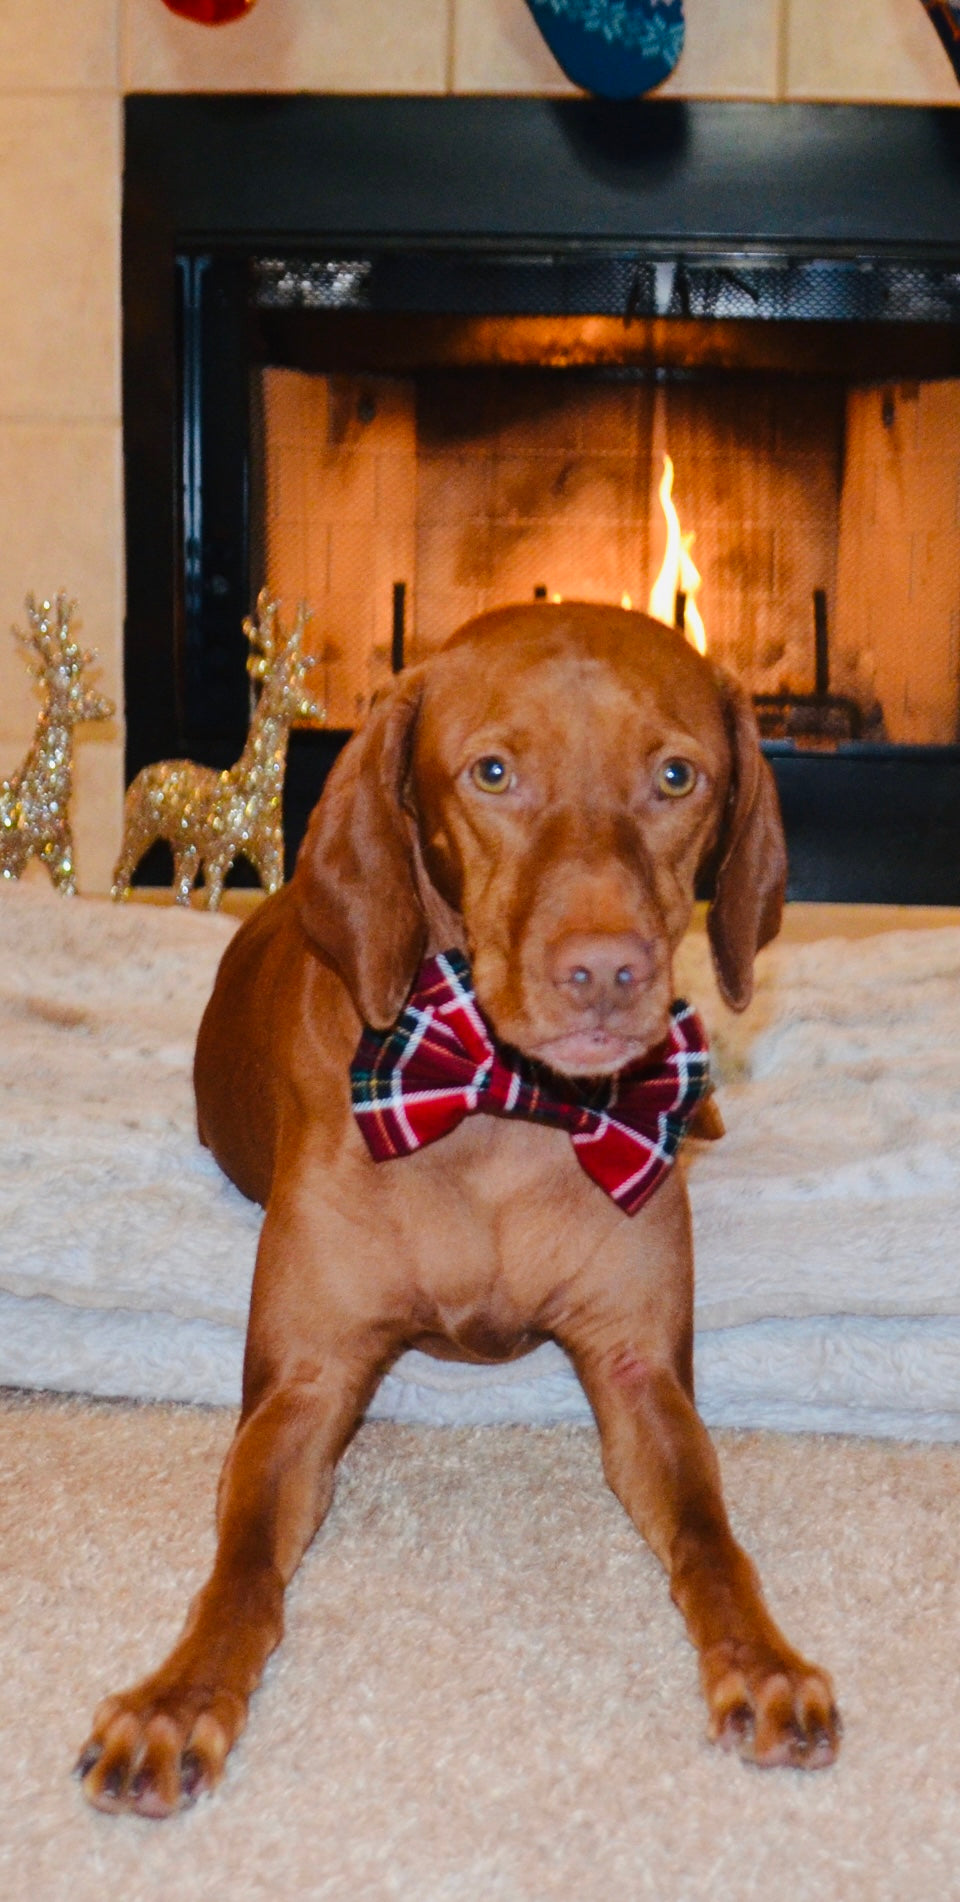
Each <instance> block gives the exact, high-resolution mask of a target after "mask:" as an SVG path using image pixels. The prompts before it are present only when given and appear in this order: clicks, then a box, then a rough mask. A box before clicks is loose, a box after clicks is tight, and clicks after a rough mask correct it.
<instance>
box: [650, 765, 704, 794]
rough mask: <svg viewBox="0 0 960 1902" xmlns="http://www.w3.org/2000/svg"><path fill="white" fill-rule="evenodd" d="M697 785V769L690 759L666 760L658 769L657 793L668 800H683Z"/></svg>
mask: <svg viewBox="0 0 960 1902" xmlns="http://www.w3.org/2000/svg"><path fill="white" fill-rule="evenodd" d="M696 783H697V769H696V767H695V766H691V764H690V761H689V760H688V759H665V760H664V762H663V765H662V766H659V767H658V768H657V778H656V786H657V791H658V792H660V793H664V794H665V795H666V797H667V798H668V799H682V798H683V796H684V794H685V793H688V792H692V791H693V788H694V786H695V785H696Z"/></svg>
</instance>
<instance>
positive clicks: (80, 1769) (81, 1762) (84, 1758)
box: [73, 1744, 102, 1782]
mask: <svg viewBox="0 0 960 1902" xmlns="http://www.w3.org/2000/svg"><path fill="white" fill-rule="evenodd" d="M101 1755H102V1751H101V1748H100V1745H99V1744H87V1746H86V1748H85V1749H83V1750H81V1752H80V1755H79V1757H78V1758H77V1761H76V1763H75V1764H74V1766H73V1774H74V1776H75V1777H79V1778H80V1780H81V1782H82V1781H83V1778H84V1777H85V1776H89V1774H90V1772H91V1770H92V1769H93V1766H94V1764H95V1763H99V1761H100V1758H101Z"/></svg>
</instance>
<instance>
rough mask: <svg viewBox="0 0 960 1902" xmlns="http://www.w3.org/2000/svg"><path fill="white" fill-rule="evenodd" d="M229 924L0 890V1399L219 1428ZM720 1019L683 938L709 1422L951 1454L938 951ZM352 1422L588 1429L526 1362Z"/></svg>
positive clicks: (247, 1242) (954, 1041) (813, 963)
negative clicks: (126, 1403)
mask: <svg viewBox="0 0 960 1902" xmlns="http://www.w3.org/2000/svg"><path fill="white" fill-rule="evenodd" d="M235 928H236V925H235V921H234V920H231V919H228V918H224V917H216V916H207V915H205V914H202V913H198V912H180V911H176V910H173V909H169V908H164V907H157V906H151V905H136V904H135V905H128V906H113V905H110V904H109V903H107V902H106V901H101V900H96V899H82V898H81V899H73V900H70V899H60V898H56V897H55V896H54V895H53V894H52V893H48V892H47V890H46V889H45V887H43V886H41V885H33V884H31V885H24V886H21V887H19V888H18V887H14V888H12V889H4V890H2V892H0V1225H2V1227H0V1232H2V1236H3V1247H2V1254H0V1384H6V1385H11V1386H20V1387H38V1388H52V1389H57V1390H59V1391H71V1390H77V1391H82V1392H88V1393H93V1394H101V1395H128V1396H133V1397H139V1398H143V1399H182V1400H199V1401H209V1402H214V1403H222V1404H228V1405H234V1404H236V1402H237V1399H238V1396H239V1381H240V1366H241V1357H242V1349H243V1330H244V1324H245V1317H246V1307H247V1300H248V1295H249V1288H250V1278H251V1274H252V1269H253V1259H254V1253H255V1249H256V1241H257V1234H258V1231H259V1226H260V1213H259V1211H258V1210H257V1209H255V1208H253V1207H251V1205H250V1204H248V1203H246V1202H245V1201H244V1200H243V1198H242V1197H241V1196H240V1195H239V1194H238V1193H237V1191H236V1190H234V1189H233V1188H232V1187H231V1185H230V1184H229V1183H227V1182H226V1181H225V1180H224V1179H223V1177H222V1176H221V1175H220V1173H219V1171H218V1169H217V1167H216V1165H215V1164H214V1163H213V1162H212V1161H211V1159H210V1157H209V1156H208V1155H207V1154H206V1152H205V1151H203V1150H202V1149H201V1148H200V1147H199V1145H198V1143H197V1142H196V1139H195V1135H194V1127H193V1106H192V1095H191V1088H190V1068H191V1061H192V1048H193V1039H194V1035H195V1031H196V1026H197V1022H198V1019H199V1016H200V1012H201V1010H202V1007H203V1003H204V1001H205V999H206V996H207V995H208V992H209V989H210V986H211V983H212V980H213V974H214V970H215V968H216V965H217V962H218V959H219V957H220V955H221V952H222V950H223V948H224V946H225V944H226V943H227V941H228V939H229V937H230V936H231V934H232V932H233V930H234V929H235ZM757 975H758V983H757V995H756V998H755V1000H754V1003H753V1005H752V1007H751V1009H750V1011H749V1012H748V1013H747V1015H746V1016H745V1017H744V1018H741V1019H737V1018H734V1017H732V1016H731V1015H730V1013H728V1012H727V1011H725V1010H724V1009H723V1007H722V1005H721V1004H720V1002H719V1000H718V997H717V993H716V990H715V988H714V985H713V981H712V978H711V976H710V972H709V959H708V955H707V949H706V944H705V941H704V939H703V936H702V934H700V933H698V932H693V933H691V935H690V937H689V939H688V941H687V944H686V945H685V946H684V950H683V954H682V958H681V969H680V971H679V973H678V978H679V983H680V987H681V988H682V989H683V991H684V992H685V994H687V995H689V996H690V997H691V998H692V1000H693V1001H694V1002H695V1003H696V1004H697V1006H698V1008H699V1009H700V1010H701V1011H702V1012H703V1014H704V1016H705V1018H706V1020H707V1023H708V1026H709V1028H710V1031H711V1038H712V1043H713V1049H714V1061H715V1071H716V1075H717V1080H718V1084H719V1089H720V1096H719V1101H720V1104H721V1107H722V1110H723V1114H724V1118H725V1121H726V1124H727V1135H726V1137H725V1138H724V1140H723V1141H722V1142H720V1143H715V1144H709V1145H699V1144H690V1145H688V1148H687V1167H688V1170H689V1177H690V1187H691V1195H692V1200H693V1207H694V1219H695V1227H696V1239H697V1276H698V1297H697V1326H698V1334H697V1387H698V1398H699V1402H700V1406H701V1410H702V1412H703V1413H704V1415H705V1417H706V1418H707V1419H708V1420H710V1421H711V1422H713V1423H720V1424H725V1425H732V1426H755V1427H762V1426H772V1427H781V1428H785V1429H788V1430H794V1429H811V1430H818V1431H844V1432H858V1433H871V1434H893V1435H898V1436H904V1437H911V1438H918V1439H960V1239H958V1238H960V1069H958V1060H957V1053H958V1051H960V930H958V929H957V928H955V927H944V928H941V929H934V930H916V931H905V932H889V933H885V934H882V935H878V936H876V937H873V938H867V939H861V940H857V941H845V940H842V939H831V940H822V941H820V942H818V943H816V944H811V945H805V946H790V945H782V946H776V945H774V946H772V947H771V948H770V949H769V950H768V951H766V952H765V953H763V954H762V956H761V958H760V959H759V961H758V967H757ZM371 1414H372V1415H373V1416H374V1417H377V1418H381V1419H382V1418H393V1419H400V1420H405V1421H422V1422H427V1423H443V1424H446V1423H450V1424H477V1423H487V1422H490V1423H493V1422H504V1421H513V1420H518V1421H537V1422H553V1421H559V1420H579V1419H585V1418H587V1417H588V1412H587V1407H586V1402H585V1400H584V1397H583V1394H582V1392H581V1390H580V1388H579V1385H578V1383H577V1381H576V1379H575V1377H574V1375H573V1373H572V1370H571V1369H570V1367H569V1365H568V1363H567V1361H566V1360H565V1357H564V1356H563V1354H562V1353H561V1352H560V1350H559V1349H556V1348H553V1347H550V1346H547V1347H544V1348H542V1349H540V1350H539V1351H538V1353H536V1354H535V1355H532V1356H530V1357H529V1358H528V1359H527V1360H525V1361H521V1362H518V1363H515V1364H514V1365H513V1366H511V1367H509V1368H506V1369H482V1368H475V1367H460V1366H457V1365H455V1364H451V1363H441V1362H434V1361H432V1360H429V1359H428V1358H426V1357H425V1356H422V1355H419V1354H408V1355H406V1356H405V1357H404V1359H403V1360H402V1361H401V1362H400V1363H399V1364H398V1366H397V1367H396V1368H395V1369H394V1371H393V1372H392V1373H391V1374H390V1375H389V1376H388V1377H387V1379H386V1380H385V1381H384V1382H383V1384H382V1386H381V1388H380V1391H379V1393H378V1394H377V1396H376V1398H375V1400H374V1403H373V1405H372V1407H371Z"/></svg>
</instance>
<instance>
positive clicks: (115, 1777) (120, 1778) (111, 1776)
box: [103, 1763, 127, 1796]
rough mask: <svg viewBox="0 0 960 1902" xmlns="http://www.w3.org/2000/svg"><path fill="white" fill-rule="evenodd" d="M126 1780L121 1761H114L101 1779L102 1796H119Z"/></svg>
mask: <svg viewBox="0 0 960 1902" xmlns="http://www.w3.org/2000/svg"><path fill="white" fill-rule="evenodd" d="M126 1780H127V1773H126V1771H125V1769H124V1767H123V1765H122V1763H115V1764H114V1766H113V1769H112V1770H108V1771H107V1774H106V1776H105V1777H104V1779H103V1794H104V1796H121V1795H122V1794H123V1789H124V1785H125V1783H126Z"/></svg>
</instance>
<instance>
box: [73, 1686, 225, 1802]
mask: <svg viewBox="0 0 960 1902" xmlns="http://www.w3.org/2000/svg"><path fill="white" fill-rule="evenodd" d="M245 1718H246V1704H245V1701H244V1700H243V1699H242V1698H240V1697H237V1696H235V1695H233V1694H232V1693H231V1692H228V1691H221V1692H215V1691H212V1690H211V1689H210V1688H209V1686H207V1687H205V1688H204V1687H200V1686H187V1685H183V1684H181V1685H179V1686H177V1685H170V1684H169V1683H165V1682H164V1681H163V1680H162V1679H157V1678H148V1679H146V1680H145V1682H144V1683H143V1684H138V1685H136V1686H135V1687H134V1688H133V1689H132V1690H129V1691H122V1692H121V1693H120V1694H119V1696H117V1697H107V1698H105V1699H104V1701H103V1703H102V1704H100V1705H98V1707H97V1709H96V1711H95V1712H94V1717H93V1728H92V1730H91V1732H90V1736H89V1737H88V1739H87V1741H86V1743H85V1744H84V1746H83V1749H82V1750H81V1752H80V1756H79V1758H78V1759H77V1763H76V1774H77V1775H78V1776H79V1777H80V1779H81V1783H82V1787H83V1793H84V1795H85V1797H86V1798H87V1800H88V1802H90V1803H92V1804H93V1805H94V1808H95V1809H98V1810H106V1811H108V1812H109V1813H110V1814H116V1813H118V1812H119V1811H123V1810H126V1811H129V1812H130V1813H132V1814H134V1815H136V1816H152V1817H163V1816H172V1815H173V1814H174V1812H175V1811H177V1810H181V1809H186V1808H188V1807H189V1806H190V1804H192V1803H195V1802H196V1800H197V1798H198V1796H201V1795H203V1793H204V1792H205V1791H208V1790H212V1789H213V1788H214V1785H215V1784H216V1783H218V1782H219V1780H220V1776H221V1774H222V1771H223V1766H224V1763H225V1761H226V1758H227V1755H228V1752H229V1750H230V1748H231V1745H232V1744H233V1743H234V1741H235V1739H236V1738H237V1737H238V1736H239V1734H240V1731H241V1730H242V1729H243V1725H244V1721H245Z"/></svg>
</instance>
